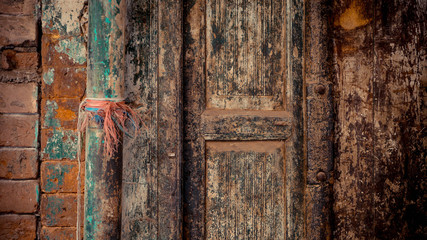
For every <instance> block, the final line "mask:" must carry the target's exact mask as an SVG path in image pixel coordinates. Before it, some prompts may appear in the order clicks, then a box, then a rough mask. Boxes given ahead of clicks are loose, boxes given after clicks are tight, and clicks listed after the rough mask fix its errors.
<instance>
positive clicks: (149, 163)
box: [122, 1, 182, 239]
mask: <svg viewBox="0 0 427 240" xmlns="http://www.w3.org/2000/svg"><path fill="white" fill-rule="evenodd" d="M181 5H182V3H181V2H180V1H128V5H127V11H128V16H129V17H128V23H127V36H126V39H127V43H126V53H127V56H126V62H127V72H126V93H127V96H128V98H127V101H128V102H129V104H130V105H132V106H134V107H135V108H136V109H138V112H139V113H140V114H141V116H142V118H143V122H144V124H143V125H142V132H141V133H140V134H139V135H138V136H137V137H136V138H135V139H128V138H126V139H125V143H124V148H125V152H124V175H123V188H124V191H123V214H122V216H123V222H122V237H123V238H125V239H180V238H181V222H182V219H181V217H182V214H181V200H180V198H181V185H180V179H181V172H180V169H181V158H182V153H181V148H182V147H181V138H182V136H181V131H182V126H181V111H182V107H181V101H182V98H181V97H180V96H181V85H182V83H181V70H182V60H181V58H182V52H181V48H182V26H181V25H182V23H181V22H182V21H181V16H182V6H181Z"/></svg>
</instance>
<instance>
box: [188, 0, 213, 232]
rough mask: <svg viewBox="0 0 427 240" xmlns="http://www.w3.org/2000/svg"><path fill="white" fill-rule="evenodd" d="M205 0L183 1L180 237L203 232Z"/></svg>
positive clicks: (206, 13)
mask: <svg viewBox="0 0 427 240" xmlns="http://www.w3.org/2000/svg"><path fill="white" fill-rule="evenodd" d="M205 3H206V1H200V0H194V1H185V2H184V16H183V18H184V23H185V24H184V39H185V41H184V73H183V74H184V75H183V77H184V86H183V93H184V94H183V99H184V103H185V105H184V121H185V129H184V134H185V135H184V160H185V161H184V162H183V169H184V172H183V182H184V183H185V184H184V186H183V197H184V204H183V211H184V213H185V216H184V227H183V229H184V239H202V237H203V236H205V227H204V224H205V222H204V219H205V198H204V197H202V196H205V194H206V193H205V182H206V179H205V177H204V176H205V169H206V168H205V143H204V139H203V136H202V133H201V132H200V128H199V126H200V125H201V115H202V113H203V111H204V109H205V106H206V104H205V102H206V100H205V99H206V98H205V91H206V87H205V79H206V74H205V71H206V67H205V60H206V56H205V53H206V52H205V39H206V38H205V33H206V31H208V30H207V29H206V19H205V18H206V15H207V16H209V15H212V12H210V11H207V10H206V6H205Z"/></svg>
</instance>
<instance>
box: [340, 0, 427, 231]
mask: <svg viewBox="0 0 427 240" xmlns="http://www.w3.org/2000/svg"><path fill="white" fill-rule="evenodd" d="M426 7H427V5H426V3H425V1H337V2H335V3H334V25H335V28H334V41H335V51H334V52H335V59H336V71H337V78H336V81H337V82H336V88H335V89H334V92H335V104H336V111H337V116H336V117H337V119H336V127H335V131H336V135H337V138H336V143H335V144H336V157H335V169H336V170H335V172H336V176H335V184H334V200H335V202H334V215H335V220H334V222H335V229H334V237H335V238H337V239H424V238H426V225H425V221H424V219H425V215H426V210H425V197H424V196H425V180H424V179H425V178H426V165H425V164H426V162H425V158H426V149H425V146H423V140H422V138H423V137H422V136H423V134H424V136H425V130H424V129H423V128H424V127H423V126H424V122H423V121H425V112H424V114H423V109H422V107H423V106H424V104H425V103H424V99H423V96H425V95H424V94H425V89H423V88H425V85H424V86H423V84H422V83H423V79H424V81H425V78H426V73H425V65H426V42H425V36H426V15H427V14H426V11H425V9H426ZM423 116H424V117H423ZM423 202H424V203H423Z"/></svg>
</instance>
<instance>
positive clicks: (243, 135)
mask: <svg viewBox="0 0 427 240" xmlns="http://www.w3.org/2000/svg"><path fill="white" fill-rule="evenodd" d="M291 131H292V118H291V117H290V116H289V113H287V112H284V111H242V110H238V111H233V110H226V111H224V110H220V111H218V110H207V111H205V112H204V113H203V114H202V122H201V132H202V134H203V136H204V138H205V139H206V140H264V139H265V140H272V139H287V138H288V137H289V136H290V135H291V133H292V132H291Z"/></svg>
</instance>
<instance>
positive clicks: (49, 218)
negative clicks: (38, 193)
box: [40, 193, 84, 227]
mask: <svg viewBox="0 0 427 240" xmlns="http://www.w3.org/2000/svg"><path fill="white" fill-rule="evenodd" d="M83 202H84V197H83V194H82V195H81V217H82V219H81V221H82V223H83V217H84V216H83V215H84V212H83V211H84V208H83V205H84V204H83ZM40 214H41V223H42V225H43V226H45V227H75V226H76V219H77V194H70V193H62V194H43V196H42V200H41V205H40Z"/></svg>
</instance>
